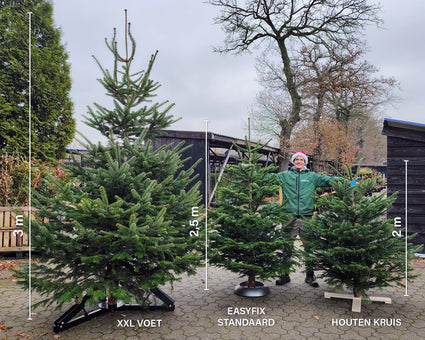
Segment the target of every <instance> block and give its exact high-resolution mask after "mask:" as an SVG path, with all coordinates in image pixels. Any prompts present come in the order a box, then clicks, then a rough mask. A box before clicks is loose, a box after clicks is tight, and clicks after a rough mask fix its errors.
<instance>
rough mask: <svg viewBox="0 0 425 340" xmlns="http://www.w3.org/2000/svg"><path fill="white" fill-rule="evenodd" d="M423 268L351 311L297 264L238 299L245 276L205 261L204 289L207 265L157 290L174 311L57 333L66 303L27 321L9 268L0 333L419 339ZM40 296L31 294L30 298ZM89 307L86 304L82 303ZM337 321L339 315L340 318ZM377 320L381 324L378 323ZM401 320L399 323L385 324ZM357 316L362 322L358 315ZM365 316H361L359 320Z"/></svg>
mask: <svg viewBox="0 0 425 340" xmlns="http://www.w3.org/2000/svg"><path fill="white" fill-rule="evenodd" d="M414 266H415V271H416V272H417V273H419V274H422V276H421V277H419V278H417V279H416V280H415V281H414V282H411V283H410V284H409V296H408V297H405V296H404V292H405V291H404V288H403V287H387V288H384V289H383V290H373V291H371V292H370V295H376V296H385V297H390V298H391V299H392V304H384V303H375V302H374V303H371V304H364V303H362V312H361V313H354V312H352V311H351V301H348V300H340V299H325V298H324V292H326V291H333V290H332V288H331V287H329V286H328V285H327V284H326V283H325V282H324V281H323V280H320V279H319V280H318V282H319V284H320V287H319V288H316V289H315V288H312V287H310V286H308V285H307V284H305V283H304V276H305V274H304V273H303V272H302V270H303V268H302V267H299V268H297V271H296V272H295V273H292V274H291V282H290V283H288V284H287V285H284V286H275V283H274V282H275V281H274V280H269V281H266V282H265V284H266V285H268V286H269V287H270V289H271V293H270V294H269V295H268V296H267V297H262V298H244V297H240V296H237V295H235V294H234V293H233V289H234V287H235V286H236V285H237V284H239V283H240V282H242V281H244V279H243V278H240V277H238V275H236V274H235V273H232V272H229V271H227V270H225V269H221V268H216V267H210V268H208V290H205V284H204V283H203V280H204V279H205V268H199V270H198V273H197V275H194V276H187V275H182V277H181V281H180V282H175V283H174V284H173V288H171V287H170V286H165V287H163V290H164V291H165V292H166V293H167V294H169V295H170V296H171V297H172V298H173V299H175V301H176V309H175V311H170V312H168V311H152V312H141V311H125V312H120V311H117V312H111V313H107V314H104V315H101V316H99V317H96V318H94V319H92V320H90V321H87V322H84V323H82V324H80V325H77V326H75V327H72V328H70V329H68V330H65V331H63V332H61V333H59V334H55V333H54V332H53V324H54V321H55V320H56V319H57V318H58V317H59V316H60V315H61V314H62V313H63V312H64V311H65V310H66V309H67V308H69V306H66V307H64V308H63V309H61V311H55V309H54V308H55V306H51V307H47V308H42V307H39V308H36V309H34V310H33V314H32V320H28V314H29V311H28V292H26V291H24V290H22V289H21V288H20V287H18V285H17V284H16V283H15V282H13V280H12V278H11V273H10V272H3V273H1V277H0V294H1V295H0V296H1V298H0V339H55V338H59V339H73V340H74V339H77V340H78V339H90V340H91V339H101V340H102V339H114V340H118V339H119V340H122V339H124V340H131V339H149V340H150V339H170V340H171V339H173V340H179V339H193V340H195V339H202V340H205V339H250V340H251V339H266V340H273V339H289V340H292V339H294V340H297V339H304V338H314V339H323V340H325V339H332V340H334V339H371V338H373V339H409V340H416V339H423V330H424V329H425V266H424V265H422V264H419V265H417V266H416V265H414ZM40 299H41V297H40V296H39V295H38V294H36V293H33V295H32V301H33V302H36V301H39V300H40ZM229 307H232V308H233V309H234V308H235V307H238V308H239V307H262V308H264V312H265V315H228V308H229ZM87 309H90V308H87ZM226 318H227V319H247V320H254V321H255V320H257V319H272V320H273V322H274V324H273V325H272V326H223V325H219V320H220V319H226ZM121 319H127V320H133V322H134V323H137V320H145V319H149V320H151V319H152V320H154V319H155V320H161V325H160V327H155V328H147V327H130V326H129V325H127V326H126V327H119V321H118V320H121ZM354 319H357V320H360V319H361V320H370V321H369V322H370V323H371V325H351V326H347V325H345V326H344V325H340V324H338V322H342V323H344V322H346V323H348V322H353V320H354ZM341 320H342V321H341ZM375 320H384V322H387V325H380V326H376V325H374V324H373V323H374V322H375ZM391 320H399V322H400V325H398V324H397V325H392V324H388V323H390V322H391ZM358 322H360V321H358ZM363 322H366V321H363Z"/></svg>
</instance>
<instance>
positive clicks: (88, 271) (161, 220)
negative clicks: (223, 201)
mask: <svg viewBox="0 0 425 340" xmlns="http://www.w3.org/2000/svg"><path fill="white" fill-rule="evenodd" d="M126 27H127V25H126ZM128 37H129V38H130V40H131V42H132V43H133V44H132V46H133V48H132V52H131V53H130V54H128V52H127V53H126V54H127V56H124V57H122V56H120V55H119V54H118V51H117V43H116V41H115V35H114V38H113V40H112V43H111V44H110V45H108V46H109V47H110V49H111V51H112V52H113V54H114V57H115V63H114V69H113V73H112V74H110V73H109V72H108V71H107V70H103V69H102V70H103V75H104V77H103V79H101V80H100V82H101V83H102V84H103V85H104V86H105V88H106V89H107V91H108V95H110V96H111V97H112V98H113V99H114V108H113V109H111V110H107V109H105V108H102V107H100V106H99V105H96V107H97V108H98V112H97V113H95V112H93V111H90V114H91V120H90V122H91V125H92V126H93V127H96V128H98V130H99V131H100V132H102V133H103V134H104V135H106V136H107V137H108V138H109V144H108V145H107V146H103V145H101V144H100V143H99V144H97V145H96V144H92V143H89V142H87V144H86V147H87V149H88V152H87V153H85V154H82V155H81V157H82V160H81V163H82V164H83V166H81V165H78V164H77V165H74V166H69V167H67V168H66V171H67V173H68V174H69V175H70V176H71V177H72V178H74V181H72V182H71V183H63V182H61V181H59V180H56V179H54V178H51V180H50V183H49V185H50V187H51V189H52V190H54V195H53V196H46V195H42V194H40V193H39V194H36V195H35V197H34V200H33V201H34V203H35V207H36V208H38V213H37V219H36V220H35V221H33V222H32V244H33V247H34V250H35V253H34V255H35V256H36V257H37V260H38V261H37V262H35V263H34V264H33V265H32V273H31V274H32V277H31V288H32V289H34V290H36V291H38V292H40V293H41V294H43V295H46V297H45V299H44V300H42V301H40V302H39V303H37V305H38V304H42V305H44V304H51V303H53V302H55V303H57V308H59V307H60V306H61V305H62V304H63V303H65V302H68V301H70V300H72V299H74V298H77V299H81V298H82V297H83V296H89V297H90V300H89V301H88V303H89V304H90V302H92V303H94V302H95V300H97V299H107V300H108V304H109V305H116V303H117V300H122V301H124V302H129V301H130V300H136V301H137V302H138V303H140V304H143V305H146V306H147V305H148V304H149V297H150V295H151V290H155V289H156V288H157V287H158V286H160V285H163V284H165V283H167V282H173V281H175V280H177V279H178V277H177V276H178V275H179V274H181V273H183V272H186V273H189V274H194V273H195V267H196V266H197V265H198V264H199V263H200V260H201V256H200V255H199V254H198V253H196V252H194V251H193V250H194V249H195V248H196V244H194V242H195V238H190V237H189V231H190V228H191V227H190V226H189V222H188V221H189V219H190V218H191V211H192V207H194V206H197V204H198V203H199V201H200V195H199V185H194V186H192V188H191V189H190V190H187V188H188V185H189V183H191V182H192V181H193V167H194V166H195V165H196V164H193V166H192V167H190V169H189V170H186V171H184V170H182V167H183V162H184V160H182V157H181V154H182V151H183V150H184V149H185V148H186V147H183V145H182V144H179V145H177V146H164V147H160V148H158V149H153V147H152V145H151V140H150V138H151V137H155V136H156V135H157V133H158V130H159V129H162V128H164V127H167V126H168V125H169V124H170V123H171V122H172V117H170V116H169V115H167V114H166V112H167V111H168V110H169V108H170V107H167V108H166V110H165V111H164V112H159V108H160V107H161V106H162V104H153V105H152V106H150V107H149V108H148V107H147V106H146V101H147V99H148V98H152V97H153V96H154V91H155V90H156V89H157V88H158V85H157V84H155V83H153V82H152V81H151V80H150V70H151V68H152V66H153V63H154V57H152V59H151V60H150V62H149V65H148V68H147V71H146V72H141V73H134V72H131V71H130V67H131V62H132V61H133V60H134V56H135V46H134V41H133V38H132V36H131V33H130V25H128V30H126V46H128V44H127V38H128ZM121 66H122V68H121ZM140 106H142V108H140ZM186 161H188V160H186ZM19 276H20V277H21V278H23V279H24V282H23V283H24V284H25V285H26V287H27V288H28V287H29V282H30V277H29V273H28V271H25V270H24V271H22V272H21V273H20V274H19Z"/></svg>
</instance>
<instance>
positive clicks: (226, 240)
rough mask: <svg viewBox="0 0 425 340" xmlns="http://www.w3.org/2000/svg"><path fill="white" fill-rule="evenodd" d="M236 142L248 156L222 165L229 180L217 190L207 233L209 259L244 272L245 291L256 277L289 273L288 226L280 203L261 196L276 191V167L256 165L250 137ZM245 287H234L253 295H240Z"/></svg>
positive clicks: (253, 287)
mask: <svg viewBox="0 0 425 340" xmlns="http://www.w3.org/2000/svg"><path fill="white" fill-rule="evenodd" d="M235 146H236V147H237V148H238V149H239V150H240V151H241V152H243V153H245V154H246V155H247V157H248V158H247V159H245V158H242V159H241V163H240V164H239V165H234V166H230V167H229V168H228V169H227V172H228V175H229V178H230V182H229V184H228V185H226V186H223V187H222V188H220V189H219V190H218V192H217V196H218V198H217V205H218V206H217V208H216V209H213V210H212V211H211V213H210V215H211V216H212V219H213V224H214V229H215V232H214V233H212V235H211V236H210V240H211V244H210V247H211V249H212V251H211V252H210V263H212V264H216V265H218V266H221V267H225V268H227V269H229V270H231V271H233V272H235V273H239V274H240V275H241V276H248V281H247V283H244V284H246V285H245V286H247V287H246V288H247V289H248V290H249V289H255V288H256V286H257V285H260V286H261V285H262V284H258V282H256V278H259V279H267V278H270V277H277V276H280V275H282V274H285V273H286V274H288V273H289V272H290V271H291V267H292V265H293V263H294V262H293V261H292V260H291V257H290V255H289V254H291V253H292V248H293V239H292V238H291V236H290V234H291V230H292V225H291V224H290V223H288V221H289V220H290V216H291V215H289V214H287V213H286V212H285V206H282V205H280V204H279V202H278V201H267V200H266V198H268V197H271V196H274V195H275V194H276V192H278V190H279V186H277V185H276V181H275V179H274V177H273V176H270V174H271V173H273V172H274V171H275V170H276V167H275V166H268V167H262V165H261V164H260V163H259V159H260V157H261V155H260V154H259V153H258V150H259V149H260V148H261V147H262V146H261V145H259V144H258V143H257V145H256V146H255V147H252V145H251V141H250V138H248V139H247V138H246V139H245V147H244V148H242V147H239V146H237V145H235ZM245 286H243V287H237V288H236V290H235V293H236V294H238V292H241V293H240V294H238V295H244V296H256V295H255V294H250V293H249V292H246V291H245V292H244V293H243V291H244V288H245ZM239 288H241V289H239ZM267 293H268V291H265V292H260V293H259V294H260V296H262V295H266V294H267Z"/></svg>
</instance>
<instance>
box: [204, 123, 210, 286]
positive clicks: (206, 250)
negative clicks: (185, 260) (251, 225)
mask: <svg viewBox="0 0 425 340" xmlns="http://www.w3.org/2000/svg"><path fill="white" fill-rule="evenodd" d="M208 155H209V152H208V120H205V195H204V198H205V289H204V290H208V166H209V159H208Z"/></svg>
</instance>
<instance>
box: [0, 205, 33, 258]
mask: <svg viewBox="0 0 425 340" xmlns="http://www.w3.org/2000/svg"><path fill="white" fill-rule="evenodd" d="M28 214H29V208H28V207H15V208H9V207H0V252H16V251H28V250H29V247H28V235H27V234H26V233H24V232H23V230H22V227H23V224H24V216H28ZM33 218H34V215H33V214H32V219H33Z"/></svg>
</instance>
